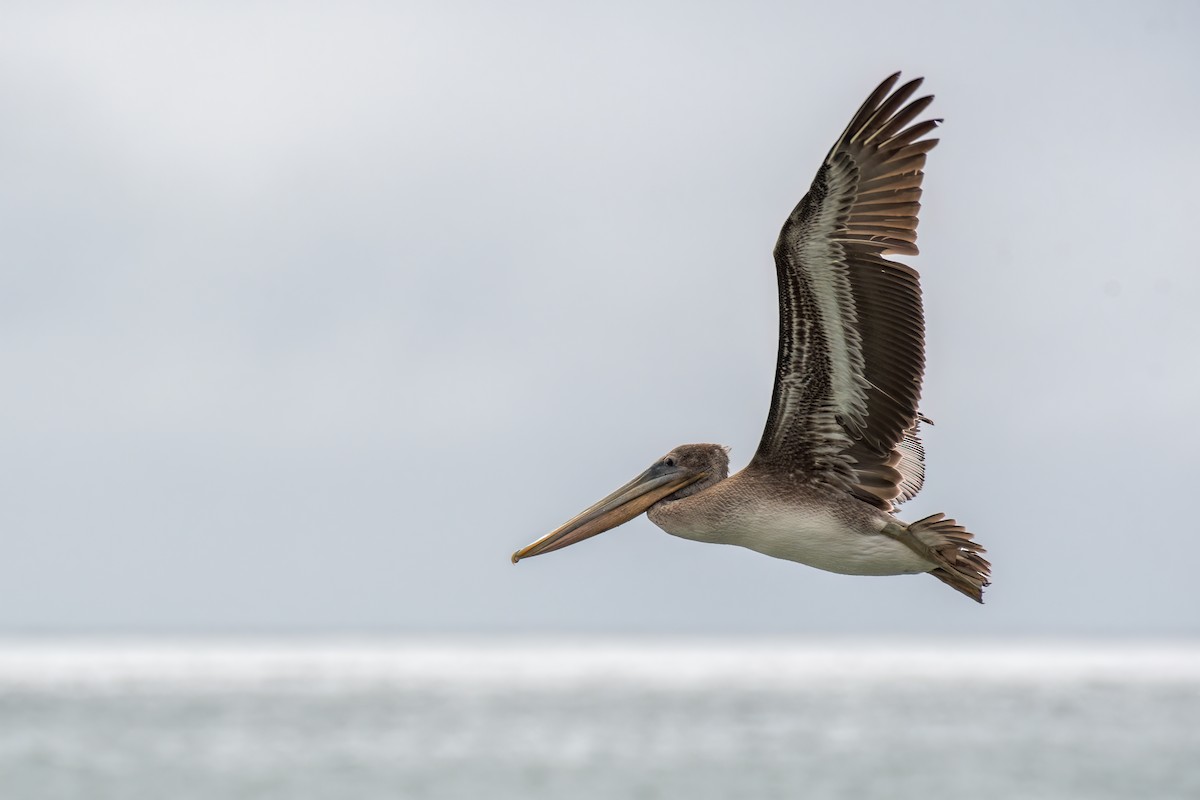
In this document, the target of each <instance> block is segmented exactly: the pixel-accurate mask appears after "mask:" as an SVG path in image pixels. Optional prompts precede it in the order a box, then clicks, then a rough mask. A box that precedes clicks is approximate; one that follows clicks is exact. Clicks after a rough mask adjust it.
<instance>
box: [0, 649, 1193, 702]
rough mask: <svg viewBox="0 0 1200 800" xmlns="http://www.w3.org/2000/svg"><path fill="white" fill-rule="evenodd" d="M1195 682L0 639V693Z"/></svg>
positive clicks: (1188, 652)
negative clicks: (127, 688) (118, 688)
mask: <svg viewBox="0 0 1200 800" xmlns="http://www.w3.org/2000/svg"><path fill="white" fill-rule="evenodd" d="M913 679H923V680H931V679H935V680H941V681H961V682H966V683H978V682H1015V683H1025V682H1038V683H1045V682H1047V681H1069V682H1078V681H1121V682H1130V681H1133V682H1141V681H1146V682H1185V683H1197V684H1200V643H1195V642H1165V643H1143V642H1077V643H1042V642H1029V641H1016V642H1004V641H991V642H968V643H959V642H951V641H945V642H924V643H898V642H885V643H878V642H868V641H795V640H712V641H708V640H701V641H693V640H666V641H651V640H647V639H602V640H595V639H581V640H550V639H543V640H538V639H515V640H506V639H480V640H469V639H467V640H442V639H412V640H407V639H361V640H340V639H338V640H333V639H326V640H320V639H305V640H209V639H205V640H192V639H174V640H149V639H145V640H127V639H119V640H94V639H78V640H61V639H60V640H37V639H24V640H22V639H9V640H0V688H3V687H15V688H20V687H29V688H33V687H45V688H51V687H55V686H74V687H84V686H95V687H98V688H99V687H113V686H114V685H121V684H130V685H152V686H160V685H168V686H180V685H187V686H218V687H219V686H229V687H238V686H246V687H255V688H264V687H270V686H272V685H291V686H294V685H296V684H304V685H305V686H309V687H316V688H319V687H322V686H324V687H329V688H338V687H345V686H347V685H358V684H370V685H378V684H385V685H387V684H394V685H400V686H447V687H460V688H467V687H475V688H479V689H496V690H500V689H506V688H508V689H519V690H522V691H538V690H547V691H553V690H562V689H568V688H572V687H577V686H580V685H587V684H606V685H613V684H614V683H617V684H628V685H636V686H646V687H648V688H654V689H659V690H671V689H681V690H689V691H690V690H695V689H698V688H704V687H707V686H714V687H718V686H719V687H724V688H740V689H755V688H760V687H769V688H771V689H772V690H775V691H778V690H781V689H787V688H789V687H792V688H796V689H803V688H806V687H811V686H813V685H815V684H830V683H840V682H866V683H878V682H890V681H899V680H913Z"/></svg>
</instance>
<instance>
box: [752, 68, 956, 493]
mask: <svg viewBox="0 0 1200 800" xmlns="http://www.w3.org/2000/svg"><path fill="white" fill-rule="evenodd" d="M899 77H900V74H899V73H896V74H895V75H892V76H890V77H889V78H888V79H887V80H885V81H884V82H883V83H881V84H880V85H879V87H878V88H876V89H875V91H874V92H872V94H871V95H870V97H868V98H867V100H866V102H865V103H863V105H862V107H861V108H859V110H858V112H857V113H856V114H855V115H854V117H853V118H852V119H851V121H850V124H849V125H848V126H847V127H846V130H845V132H844V133H843V134H842V136H841V137H840V138H839V139H838V141H837V143H836V144H835V145H834V146H833V148H832V149H831V150H830V151H829V154H828V155H827V156H826V158H825V162H824V163H823V164H822V166H821V168H820V170H819V171H818V172H817V176H816V178H815V179H814V180H813V183H812V186H811V187H810V189H809V192H808V194H806V195H805V196H804V198H803V199H802V200H801V201H800V203H799V204H798V205H797V206H796V208H795V210H794V211H793V212H792V214H791V215H790V216H789V217H788V220H787V222H786V223H784V226H783V230H782V231H781V232H780V234H779V241H778V242H777V244H776V246H775V265H776V273H777V277H778V282H779V354H778V360H777V362H776V375H775V389H774V392H773V394H772V397H771V410H770V414H769V415H768V418H767V425H766V429H765V430H764V432H763V438H762V441H761V442H760V444H759V448H758V452H757V453H756V454H755V456H754V460H753V461H752V462H751V466H759V467H767V468H771V469H774V470H780V469H784V470H786V471H788V472H791V473H801V474H804V475H808V476H811V477H814V478H817V479H819V480H823V481H825V482H827V483H830V484H832V485H834V486H836V487H838V488H841V489H844V490H845V491H847V492H849V493H851V494H853V495H854V496H855V497H858V498H859V499H861V500H864V501H866V502H868V503H871V504H872V505H875V506H877V507H879V508H882V509H884V510H886V511H891V510H892V508H893V504H894V503H899V502H903V501H904V500H907V499H910V498H911V497H913V496H914V495H915V494H916V493H917V492H918V491H920V488H921V484H922V482H923V480H924V450H923V448H922V446H921V442H920V438H919V433H918V425H919V421H920V415H919V413H918V411H917V402H918V400H919V399H920V394H921V381H922V378H923V376H924V371H925V326H924V317H923V313H922V309H921V289H920V284H919V281H918V274H917V272H916V270H914V269H912V268H911V267H908V266H906V265H904V264H900V263H898V262H896V261H892V260H890V259H887V258H885V257H884V256H885V255H888V254H892V253H895V254H900V255H916V254H917V247H916V239H917V233H916V229H917V223H918V217H917V215H918V212H919V210H920V207H921V206H920V198H921V181H922V178H923V177H924V173H923V172H922V169H923V167H924V166H925V158H926V154H927V153H928V152H929V151H930V150H931V149H933V147H934V145H936V144H937V139H925V138H922V137H924V136H926V135H927V134H928V133H930V132H931V131H933V130H934V129H935V128H936V127H937V126H938V124H939V123H940V122H941V120H932V119H931V120H925V121H922V122H917V123H915V124H914V123H913V120H915V119H916V118H917V117H918V116H919V115H920V114H921V113H922V112H923V111H924V110H925V109H926V108H927V107H928V106H929V104H930V103H931V102H932V101H933V98H932V97H931V96H926V97H920V98H918V99H916V100H912V101H911V102H909V98H911V97H912V95H913V94H914V93H915V92H916V91H917V88H918V87H919V86H920V85H921V82H922V80H921V79H920V78H918V79H916V80H913V81H909V82H908V83H905V84H904V85H902V86H900V87H899V88H898V89H896V90H895V91H892V88H893V87H894V86H895V85H896V83H897V81H898V80H899Z"/></svg>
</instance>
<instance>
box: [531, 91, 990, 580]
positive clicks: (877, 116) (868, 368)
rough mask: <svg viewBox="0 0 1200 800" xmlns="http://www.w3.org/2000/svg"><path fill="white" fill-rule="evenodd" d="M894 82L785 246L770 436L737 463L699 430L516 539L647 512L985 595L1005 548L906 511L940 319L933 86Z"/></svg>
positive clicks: (553, 546)
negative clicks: (913, 259)
mask: <svg viewBox="0 0 1200 800" xmlns="http://www.w3.org/2000/svg"><path fill="white" fill-rule="evenodd" d="M899 78H900V74H899V73H896V74H895V75H892V76H891V77H889V78H888V79H887V80H885V81H884V82H883V83H882V84H880V85H879V87H878V88H877V89H875V91H874V92H872V93H871V95H870V97H868V98H867V100H866V102H865V103H863V104H862V107H861V108H859V109H858V112H857V113H856V114H855V115H854V117H853V118H852V119H851V120H850V124H849V125H848V126H847V127H846V130H845V132H844V133H843V134H842V135H841V138H839V139H838V140H837V143H836V144H834V146H833V148H832V149H831V150H830V151H829V155H827V156H826V157H825V161H824V163H823V164H821V168H820V169H819V170H818V171H817V176H816V178H814V179H813V182H812V186H811V187H810V188H809V190H808V194H806V195H805V196H804V199H802V200H801V201H800V204H799V205H797V206H796V208H795V210H794V211H792V213H791V215H790V216H789V217H788V219H787V221H786V222H785V223H784V225H783V230H782V231H781V232H780V234H779V240H778V242H777V243H776V245H775V270H776V274H777V277H778V280H779V355H778V360H777V362H776V369H775V390H774V392H773V393H772V396H771V411H770V415H769V416H768V417H767V427H766V430H765V431H764V432H763V436H762V441H761V442H760V443H759V446H758V451H757V452H756V453H755V454H754V458H753V459H751V461H750V464H749V465H748V466H747V467H746V468H745V469H744V470H742V471H741V472H739V473H737V474H736V475H733V476H732V477H730V476H729V456H728V450H727V448H725V447H722V446H720V445H715V444H687V445H683V446H681V447H677V448H675V449H674V450H672V451H671V452H669V453H667V454H666V455H665V456H663V457H662V458H660V459H659V460H658V461H656V462H655V463H654V464H653V465H651V466H650V468H649V469H647V470H646V471H645V472H643V473H642V474H641V475H639V476H637V477H636V478H634V479H633V480H632V481H630V482H629V483H628V484H626V485H625V486H622V487H621V488H620V489H618V490H617V491H615V492H613V493H612V494H611V495H609V496H608V497H606V498H604V499H603V500H601V501H600V502H598V503H596V504H595V505H594V506H592V507H591V508H589V509H587V510H586V511H584V512H583V513H581V514H579V516H577V517H575V518H574V519H572V520H570V521H569V522H567V523H566V524H564V525H562V526H561V527H559V528H557V529H555V530H554V531H551V532H550V533H548V534H546V535H545V536H543V537H542V538H541V539H538V540H537V541H536V542H534V543H533V544H531V545H529V546H527V547H523V548H521V549H520V550H518V551H517V552H515V553H513V556H512V560H513V563H514V564H515V563H516V562H517V561H519V560H520V559H522V558H528V557H529V556H536V555H540V554H541V553H548V552H550V551H552V550H558V549H559V548H562V547H566V546H568V545H571V544H574V543H576V542H580V541H583V540H584V539H587V538H588V537H590V536H595V535H596V534H598V533H602V532H603V531H606V530H609V529H610V528H614V527H616V526H617V525H620V524H622V523H624V522H627V521H628V520H630V519H633V518H634V517H636V516H637V515H639V514H641V513H642V512H643V511H645V512H648V516H649V517H650V520H651V521H652V522H653V523H654V524H655V525H658V526H659V527H660V528H662V529H663V530H665V531H666V532H667V533H671V534H674V535H675V536H681V537H683V538H685V539H695V540H696V541H701V542H714V543H720V544H736V545H741V546H742V547H748V548H750V549H751V550H757V551H758V552H760V553H765V554H767V555H769V556H774V557H776V558H785V559H788V560H791V561H798V562H800V563H802V564H809V565H811V566H814V567H817V568H818V569H824V570H828V571H830V572H840V573H843V574H848V575H904V574H913V573H921V572H927V573H929V574H931V575H933V576H934V577H936V578H938V579H939V580H941V581H943V582H945V583H947V584H949V585H950V586H952V587H953V588H955V589H957V590H958V591H960V592H962V593H963V594H965V595H967V596H968V597H971V598H974V599H975V600H977V601H979V602H983V587H984V586H987V585H988V575H989V569H990V566H991V565H990V564H989V563H988V562H987V561H986V560H985V559H984V558H983V555H982V554H983V553H984V552H985V551H984V549H983V548H982V547H980V546H979V545H978V544H976V543H975V541H974V540H973V537H972V535H971V534H970V533H968V532H967V531H966V529H964V528H963V527H961V526H960V525H958V523H956V522H955V521H954V520H952V519H947V518H946V515H945V514H935V515H933V516H931V517H926V518H925V519H921V520H918V521H916V522H912V523H908V524H905V523H904V522H901V521H900V520H899V519H898V518H897V517H896V516H894V515H893V513H892V511H893V509H894V507H895V506H896V505H898V504H900V503H903V502H904V501H906V500H909V499H911V498H912V497H913V496H914V495H916V493H917V492H918V491H920V489H921V486H922V484H923V483H924V478H925V452H924V449H923V448H922V447H921V440H920V438H919V426H920V423H921V422H922V421H926V422H927V421H928V420H925V419H924V418H923V417H922V416H921V414H920V412H919V411H918V410H917V401H918V399H919V397H920V393H921V378H922V376H923V374H924V370H925V352H924V343H925V326H924V320H923V317H922V312H921V290H920V286H919V283H918V276H917V272H916V270H914V269H912V268H911V267H908V266H906V265H904V264H900V263H898V262H896V261H892V260H890V259H887V258H885V256H886V255H888V254H890V253H896V254H899V255H916V254H917V247H916V244H915V242H916V239H917V211H918V209H919V208H920V202H919V200H920V197H921V179H922V177H923V176H924V173H923V172H922V168H923V167H924V166H925V156H926V154H927V153H928V152H929V151H930V150H931V149H933V146H934V145H935V144H937V139H927V138H923V137H925V136H926V135H927V134H929V133H930V132H931V131H933V130H934V129H935V128H936V127H937V126H938V124H939V123H940V122H941V120H937V119H930V120H925V121H922V122H916V123H914V122H913V121H914V120H915V119H917V117H918V116H920V115H921V113H922V112H923V111H924V110H925V109H926V108H927V107H928V106H929V104H930V103H931V102H932V101H933V97H931V96H929V97H921V98H918V99H916V100H913V101H912V102H909V98H910V97H912V95H913V94H914V93H915V92H916V90H917V88H918V87H919V86H920V85H921V80H922V79H920V78H918V79H917V80H914V81H910V82H908V83H906V84H904V85H903V86H901V87H900V88H898V89H896V90H895V91H892V89H893V87H894V86H895V85H896V82H897V81H898V80H899Z"/></svg>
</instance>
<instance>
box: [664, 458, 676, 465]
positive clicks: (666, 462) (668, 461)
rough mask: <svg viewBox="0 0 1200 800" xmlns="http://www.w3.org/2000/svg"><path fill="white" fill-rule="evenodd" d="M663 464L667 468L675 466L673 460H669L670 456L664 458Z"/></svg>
mask: <svg viewBox="0 0 1200 800" xmlns="http://www.w3.org/2000/svg"><path fill="white" fill-rule="evenodd" d="M663 464H664V465H666V466H668V467H673V466H675V459H673V458H671V457H670V456H667V457H666V458H664V459H663Z"/></svg>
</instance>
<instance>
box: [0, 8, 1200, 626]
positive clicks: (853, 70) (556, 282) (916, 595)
mask: <svg viewBox="0 0 1200 800" xmlns="http://www.w3.org/2000/svg"><path fill="white" fill-rule="evenodd" d="M964 6H965V4H964ZM1084 8H1085V7H1084V6H1081V5H1079V4H1076V3H1067V2H1060V3H1047V2H1030V3H1017V2H1004V3H994V4H986V5H985V4H977V5H974V6H971V7H970V8H969V9H968V8H966V7H960V5H959V4H950V3H946V4H941V3H923V2H909V3H905V4H902V5H897V4H896V3H894V2H871V1H868V2H861V3H853V4H847V3H833V2H825V3H805V2H795V1H794V0H792V1H790V2H781V3H736V4H734V3H730V4H721V5H716V4H703V3H701V4H697V3H666V2H664V3H643V2H637V3H612V2H609V3H603V4H601V3H596V4H591V5H590V6H582V5H572V4H564V3H553V2H545V3H531V2H509V3H485V2H479V3H446V2H429V3H383V2H380V3H353V2H350V3H336V4H333V3H330V4H318V3H310V4H295V3H282V2H279V3H276V2H269V1H265V2H257V3H208V4H190V3H178V4H173V5H172V4H165V3H145V4H138V3H113V4H107V5H104V4H82V3H81V4H79V5H78V6H70V5H65V6H64V5H61V4H41V3H36V4H35V3H28V4H21V5H19V6H18V5H17V4H5V7H4V10H3V24H0V107H2V108H3V109H4V114H3V123H2V124H0V343H2V344H0V375H2V376H3V391H2V393H0V546H2V552H0V587H2V588H0V593H2V596H3V602H0V633H2V632H20V631H34V632H42V631H223V632H243V631H244V632H254V631H293V630H307V631H395V632H405V631H421V632H430V631H443V630H445V631H458V632H462V631H482V632H506V631H523V632H524V631H535V632H536V631H570V632H588V631H597V632H610V633H621V632H633V631H645V632H682V633H705V632H711V633H728V632H748V633H768V632H780V633H813V634H827V633H834V632H840V631H848V632H856V633H869V634H870V633H898V634H914V633H915V634H925V635H938V634H953V633H960V632H970V633H976V634H981V635H1000V634H1038V635H1090V634H1100V633H1106V632H1112V633H1117V634H1145V635H1172V634H1185V635H1196V634H1200V601H1198V600H1197V598H1196V578H1195V572H1196V565H1197V563H1198V562H1200V524H1198V523H1197V521H1196V519H1195V514H1196V512H1195V510H1194V509H1195V504H1196V498H1197V496H1198V495H1197V489H1196V485H1197V477H1196V475H1197V467H1196V461H1195V459H1196V455H1197V453H1200V433H1198V432H1197V425H1196V422H1195V412H1196V410H1197V409H1198V408H1200V371H1198V369H1197V367H1198V366H1200V356H1198V355H1197V347H1198V345H1200V308H1198V306H1200V266H1198V264H1197V255H1196V249H1195V245H1194V243H1193V241H1192V239H1193V238H1194V237H1193V234H1194V232H1195V230H1196V227H1197V213H1198V211H1200V201H1198V200H1197V196H1198V195H1197V185H1198V181H1200V150H1198V149H1197V131H1198V130H1200V49H1198V48H1197V46H1196V39H1197V35H1198V32H1200V6H1197V5H1196V4H1194V3H1191V2H1175V3H1169V2H1159V3H1132V2H1126V3H1120V4H1112V3H1097V4H1092V5H1089V6H1087V7H1086V10H1083V9H1084ZM897 69H903V70H904V71H905V74H906V75H909V76H916V75H924V76H926V78H927V83H926V88H927V89H928V90H929V91H931V92H933V93H935V94H936V95H937V100H936V102H935V105H934V107H933V109H932V111H931V113H934V114H936V115H937V116H942V117H945V119H946V124H945V126H944V127H943V129H942V130H941V132H940V135H941V137H942V144H941V145H940V146H939V148H938V149H937V150H936V151H935V152H934V153H933V154H932V156H931V158H930V162H929V165H928V168H927V175H928V177H927V179H926V192H925V203H924V209H923V212H922V224H921V241H920V245H921V250H922V254H921V256H920V257H919V258H918V259H916V260H915V261H914V262H913V263H914V265H915V266H916V267H917V268H918V269H919V270H920V271H921V273H922V276H923V277H922V279H923V286H924V290H925V302H926V315H927V319H928V358H929V366H928V376H927V380H926V384H925V393H924V398H923V400H922V409H923V411H924V412H925V413H926V414H928V415H929V416H931V417H932V418H933V419H934V420H935V421H936V423H937V425H936V427H934V428H931V429H928V430H927V436H926V446H927V449H928V453H929V470H928V479H927V481H926V485H925V489H924V491H923V492H922V494H921V495H920V496H919V497H918V498H917V499H916V500H914V501H912V502H911V503H909V504H908V505H907V506H906V507H904V508H903V510H902V514H901V516H902V517H903V518H906V519H910V520H911V519H915V518H918V517H921V516H924V515H926V514H930V513H933V512H936V511H946V512H949V513H950V514H952V515H953V516H955V517H957V518H958V519H959V520H960V521H963V522H964V523H966V524H967V525H968V526H969V527H970V529H971V530H973V531H975V532H976V533H977V534H978V536H979V538H980V539H981V541H982V542H984V544H985V545H986V546H987V547H988V549H989V551H990V555H991V557H992V560H993V562H994V585H993V586H992V587H991V589H990V590H989V593H988V595H987V605H985V606H982V607H980V606H977V605H975V604H974V603H971V602H969V601H967V600H966V599H965V598H963V597H961V596H959V595H957V594H955V593H953V592H952V591H950V590H949V589H948V588H947V587H945V586H943V585H942V584H940V583H939V582H937V581H935V580H933V579H931V578H928V577H926V576H916V577H900V578H856V577H847V576H839V575H831V574H827V573H822V572H819V571H817V570H814V569H811V568H808V567H804V566H802V565H798V564H792V563H788V562H783V561H776V560H773V559H769V558H767V557H764V556H761V555H759V554H756V553H752V552H750V551H747V550H741V549H738V548H728V547H718V546H710V545H702V544H697V543H693V542H687V541H684V540H681V539H675V538H674V537H671V536H668V535H666V534H664V533H662V532H661V531H659V530H658V529H657V528H655V527H654V526H653V525H651V524H650V523H649V522H648V521H646V520H644V519H640V520H637V521H635V522H633V523H631V524H629V525H627V526H625V527H623V528H619V529H617V530H615V531H613V532H611V533H608V534H605V535H604V536H601V537H598V538H596V539H593V540H590V541H588V542H586V543H584V544H581V545H578V546H576V547H572V548H570V549H568V550H564V551H562V552H559V553H554V554H552V555H547V556H544V557H540V558H537V559H532V560H530V561H527V562H522V563H521V565H520V566H519V567H513V566H512V565H511V564H510V563H509V560H508V557H509V554H510V553H511V552H512V551H513V550H514V549H516V548H517V547H519V546H521V545H524V544H526V543H528V542H530V541H532V540H533V539H534V538H536V537H538V536H540V535H542V534H543V533H545V532H546V531H547V530H549V529H550V528H552V527H555V526H556V525H558V524H559V523H561V522H562V521H564V520H565V519H566V518H567V517H569V516H571V515H573V514H574V513H576V512H577V511H579V510H580V509H582V508H583V507H584V506H586V505H589V504H590V503H592V502H593V501H594V500H596V499H598V498H599V497H600V496H602V495H604V494H607V493H608V492H609V491H611V490H612V489H613V488H615V487H616V486H617V485H619V484H621V483H623V482H624V481H626V480H628V479H629V478H630V477H632V476H633V475H635V474H636V473H638V472H639V471H641V470H642V469H643V468H644V467H645V466H647V465H648V464H649V463H650V462H651V461H652V460H653V459H655V458H656V457H658V456H660V455H662V454H663V453H664V452H666V451H667V450H668V449H670V448H671V447H672V446H674V445H676V444H681V443H685V442H694V441H717V442H723V443H727V444H730V445H732V447H733V460H734V466H735V467H741V466H743V465H744V464H745V463H746V461H748V460H749V458H750V456H751V455H752V454H753V452H754V448H755V446H756V445H757V442H758V437H759V435H760V434H761V431H762V425H763V422H764V420H765V417H766V412H767V405H768V401H769V398H770V392H771V379H772V371H773V368H774V360H775V335H776V324H777V322H776V319H777V318H776V302H775V276H774V269H773V265H772V261H771V248H772V246H773V244H774V240H775V236H776V234H777V232H778V230H779V226H780V225H781V223H782V221H783V220H784V218H785V217H786V215H787V213H788V212H789V211H790V210H791V208H792V206H793V205H794V204H795V202H796V201H797V200H798V199H799V198H800V196H801V195H802V194H803V193H804V191H805V189H806V188H807V186H808V183H809V181H810V180H811V178H812V175H813V173H814V172H815V170H816V168H817V166H818V165H819V163H820V159H821V158H822V156H823V155H824V154H825V152H826V150H827V149H828V147H829V146H830V144H831V143H832V142H833V140H834V138H835V137H836V136H837V135H838V134H839V133H840V132H841V130H842V128H843V126H844V125H845V123H846V121H847V120H848V119H849V116H850V114H852V113H853V111H854V110H855V109H856V108H857V106H858V104H859V103H860V102H861V101H862V100H863V98H864V97H865V96H866V94H867V93H868V92H869V91H870V90H871V89H872V88H873V87H874V86H875V84H876V83H878V81H880V80H881V79H882V78H883V77H885V76H886V75H887V74H889V73H890V72H892V71H894V70H897Z"/></svg>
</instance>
